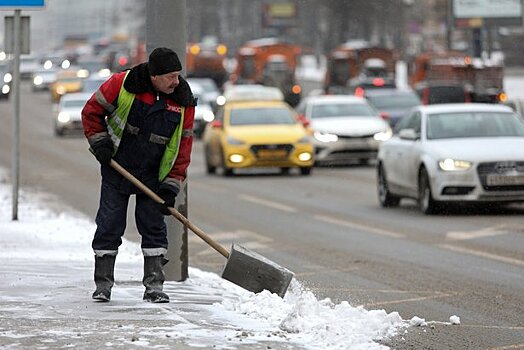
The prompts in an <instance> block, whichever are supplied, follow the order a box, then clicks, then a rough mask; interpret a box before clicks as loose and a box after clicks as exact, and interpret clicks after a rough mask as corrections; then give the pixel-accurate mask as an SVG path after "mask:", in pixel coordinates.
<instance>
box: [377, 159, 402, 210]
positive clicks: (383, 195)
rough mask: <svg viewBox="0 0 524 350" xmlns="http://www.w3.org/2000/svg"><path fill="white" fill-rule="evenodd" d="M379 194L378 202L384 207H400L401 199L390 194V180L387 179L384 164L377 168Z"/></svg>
mask: <svg viewBox="0 0 524 350" xmlns="http://www.w3.org/2000/svg"><path fill="white" fill-rule="evenodd" d="M377 192H378V201H379V202H380V205H381V206H382V207H384V208H390V207H397V206H398V205H399V203H400V197H398V196H395V195H394V194H392V193H391V192H389V186H388V180H387V179H386V172H385V170H384V167H383V166H382V164H379V166H378V168H377Z"/></svg>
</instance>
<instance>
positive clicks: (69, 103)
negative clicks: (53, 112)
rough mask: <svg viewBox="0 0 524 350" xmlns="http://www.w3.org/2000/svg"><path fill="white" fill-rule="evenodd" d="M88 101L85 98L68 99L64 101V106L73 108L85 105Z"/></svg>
mask: <svg viewBox="0 0 524 350" xmlns="http://www.w3.org/2000/svg"><path fill="white" fill-rule="evenodd" d="M86 102H87V101H85V100H67V101H64V103H63V105H62V106H63V107H66V108H73V107H84V106H85V104H86Z"/></svg>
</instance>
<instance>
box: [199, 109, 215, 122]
mask: <svg viewBox="0 0 524 350" xmlns="http://www.w3.org/2000/svg"><path fill="white" fill-rule="evenodd" d="M202 118H203V119H204V120H205V121H206V122H208V123H209V122H212V121H213V120H214V119H215V113H213V111H211V110H205V111H204V113H202Z"/></svg>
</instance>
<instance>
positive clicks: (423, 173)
mask: <svg viewBox="0 0 524 350" xmlns="http://www.w3.org/2000/svg"><path fill="white" fill-rule="evenodd" d="M417 202H418V207H419V209H420V211H421V212H423V213H424V214H426V215H431V214H435V213H437V212H438V203H437V201H435V200H434V199H433V194H432V193H431V186H430V183H429V175H428V172H427V170H426V168H424V167H422V168H421V169H420V171H419V176H418V200H417Z"/></svg>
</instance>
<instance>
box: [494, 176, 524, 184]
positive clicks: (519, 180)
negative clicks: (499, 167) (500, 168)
mask: <svg viewBox="0 0 524 350" xmlns="http://www.w3.org/2000/svg"><path fill="white" fill-rule="evenodd" d="M486 182H487V184H488V186H508V185H524V175H488V177H487V178H486Z"/></svg>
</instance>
